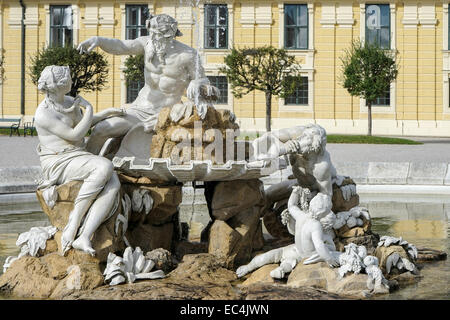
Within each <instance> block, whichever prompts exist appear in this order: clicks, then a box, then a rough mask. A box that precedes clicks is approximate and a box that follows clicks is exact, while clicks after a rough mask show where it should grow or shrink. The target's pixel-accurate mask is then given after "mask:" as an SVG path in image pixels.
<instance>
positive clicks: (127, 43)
mask: <svg viewBox="0 0 450 320" xmlns="http://www.w3.org/2000/svg"><path fill="white" fill-rule="evenodd" d="M96 47H99V48H100V49H102V50H103V51H105V52H107V53H110V54H114V55H136V54H143V53H144V44H143V42H142V40H141V39H139V38H137V39H134V40H120V39H113V38H105V37H98V36H95V37H91V38H89V39H87V40H85V41H83V42H81V43H80V44H79V45H78V48H77V49H78V50H79V51H80V53H85V52H91V51H92V50H94V49H95V48H96Z"/></svg>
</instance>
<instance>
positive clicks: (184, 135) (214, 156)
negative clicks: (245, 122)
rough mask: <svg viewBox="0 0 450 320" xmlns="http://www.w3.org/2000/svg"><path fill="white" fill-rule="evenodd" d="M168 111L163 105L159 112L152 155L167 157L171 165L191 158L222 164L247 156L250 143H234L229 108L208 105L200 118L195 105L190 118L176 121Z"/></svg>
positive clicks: (237, 127) (233, 121)
mask: <svg viewBox="0 0 450 320" xmlns="http://www.w3.org/2000/svg"><path fill="white" fill-rule="evenodd" d="M170 112H171V109H170V108H164V109H162V110H161V111H160V113H159V117H158V123H157V125H156V127H155V131H156V134H155V135H153V137H152V144H151V149H150V157H151V158H168V159H171V160H172V163H174V164H183V163H186V162H189V161H190V160H211V161H212V162H213V163H217V164H222V163H225V162H226V161H227V160H245V159H248V155H249V150H250V149H249V148H250V145H249V144H245V143H244V144H242V143H236V142H235V130H236V129H239V126H238V125H237V124H236V123H235V119H234V115H233V114H232V113H231V112H230V111H229V110H226V109H215V108H211V107H209V108H208V111H207V113H206V118H205V119H203V120H202V119H201V118H200V116H199V114H198V112H197V110H196V109H195V108H194V110H193V111H192V112H191V114H190V116H189V117H187V118H183V119H181V120H179V121H178V122H174V121H173V120H172V119H171V116H170ZM237 157H239V159H237Z"/></svg>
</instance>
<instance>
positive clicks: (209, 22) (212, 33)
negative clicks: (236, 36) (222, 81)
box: [204, 4, 228, 49]
mask: <svg viewBox="0 0 450 320" xmlns="http://www.w3.org/2000/svg"><path fill="white" fill-rule="evenodd" d="M204 38H205V48H206V49H226V48H228V7H227V5H226V4H206V5H205V37H204Z"/></svg>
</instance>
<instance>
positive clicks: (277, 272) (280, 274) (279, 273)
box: [270, 267, 284, 279]
mask: <svg viewBox="0 0 450 320" xmlns="http://www.w3.org/2000/svg"><path fill="white" fill-rule="evenodd" d="M270 276H271V277H272V278H274V279H283V278H284V271H283V269H282V268H281V267H278V268H276V269H273V270H272V271H270Z"/></svg>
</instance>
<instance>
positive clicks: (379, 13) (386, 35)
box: [366, 4, 391, 49]
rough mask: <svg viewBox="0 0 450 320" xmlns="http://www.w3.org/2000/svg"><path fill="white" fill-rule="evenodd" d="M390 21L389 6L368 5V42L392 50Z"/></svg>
mask: <svg viewBox="0 0 450 320" xmlns="http://www.w3.org/2000/svg"><path fill="white" fill-rule="evenodd" d="M390 20H391V17H390V9H389V4H368V5H366V41H367V42H368V43H372V44H377V45H378V46H380V48H383V49H390V47H391V46H390V43H391V39H390V38H391V37H390V34H391V25H390Z"/></svg>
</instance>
